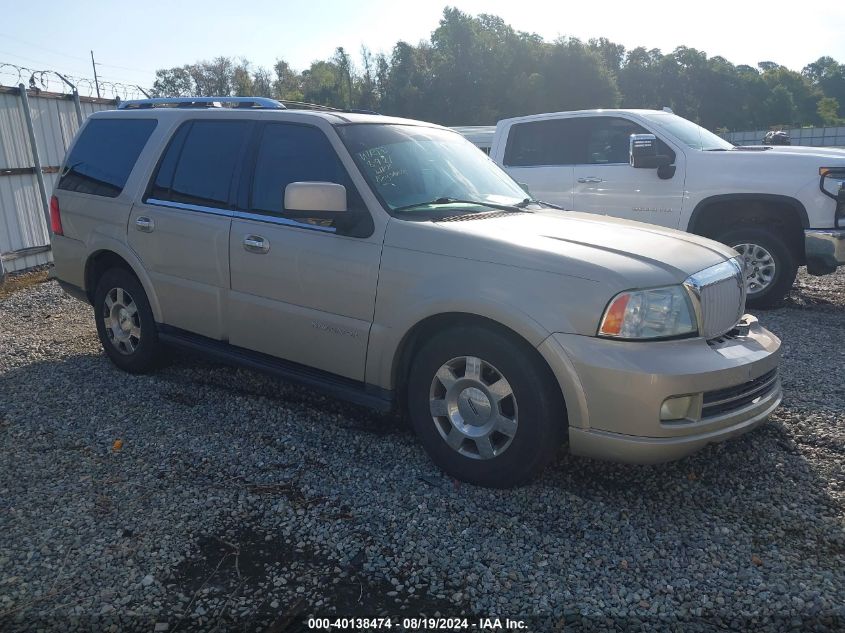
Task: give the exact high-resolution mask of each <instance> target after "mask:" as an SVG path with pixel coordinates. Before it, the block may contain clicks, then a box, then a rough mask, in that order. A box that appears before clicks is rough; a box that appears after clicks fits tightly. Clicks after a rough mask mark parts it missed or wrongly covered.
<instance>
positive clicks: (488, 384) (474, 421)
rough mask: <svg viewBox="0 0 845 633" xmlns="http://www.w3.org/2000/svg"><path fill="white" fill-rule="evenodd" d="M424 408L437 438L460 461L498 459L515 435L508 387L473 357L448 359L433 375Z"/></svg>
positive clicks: (497, 373) (512, 401) (515, 420)
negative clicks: (458, 456)
mask: <svg viewBox="0 0 845 633" xmlns="http://www.w3.org/2000/svg"><path fill="white" fill-rule="evenodd" d="M429 408H430V412H431V418H432V421H433V422H434V425H435V426H436V428H437V431H438V433H440V436H441V437H442V438H443V440H444V441H445V442H446V444H447V445H448V446H449V447H450V448H451V449H452V450H454V451H456V452H458V453H460V454H461V455H463V456H465V457H469V458H472V459H492V458H494V457H498V456H499V455H501V454H502V453H503V452H504V451H505V450H507V448H508V447H509V446H510V445H511V442H513V439H514V437H515V436H516V432H517V427H518V417H517V403H516V397H515V396H514V393H513V389H512V388H511V386H510V383H508V381H507V379H506V378H505V377H504V375H502V373H501V372H500V371H499V370H498V369H496V368H495V367H494V366H493V365H491V364H490V363H488V362H486V361H485V360H483V359H480V358H478V357H475V356H459V357H456V358H453V359H452V360H450V361H448V362H446V363H444V364H443V365H442V366H441V367H440V369H438V370H437V373H436V374H435V376H434V378H433V379H432V381H431V389H430V392H429Z"/></svg>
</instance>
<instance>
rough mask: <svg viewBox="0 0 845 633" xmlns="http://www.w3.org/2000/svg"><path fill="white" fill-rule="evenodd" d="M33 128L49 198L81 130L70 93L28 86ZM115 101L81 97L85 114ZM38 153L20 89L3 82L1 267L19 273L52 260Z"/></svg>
mask: <svg viewBox="0 0 845 633" xmlns="http://www.w3.org/2000/svg"><path fill="white" fill-rule="evenodd" d="M27 101H28V103H29V109H30V115H31V117H32V124H33V132H34V135H35V142H36V146H37V148H38V157H39V159H40V162H41V173H42V177H43V179H44V185H45V189H46V191H47V197H48V198H49V196H50V195H51V194H52V190H53V186H54V185H55V183H56V181H57V179H58V170H59V166H60V165H61V164H62V160H63V159H64V156H65V153H66V152H67V148H68V146H69V145H70V143H71V141H72V140H73V136H74V134H76V131H77V130H78V129H79V122H78V118H77V114H76V106H75V104H74V101H73V98H72V96H71V95H63V94H57V93H50V92H44V91H37V90H28V91H27ZM116 103H117V102H116V101H112V100H106V99H93V98H90V97H81V98H80V111H81V114H82V116H83V118H85V117H87V116H88V115H90V114H92V113H94V112H97V111H98V110H106V109H112V108H114V107H115V105H116ZM49 244H50V232H49V230H48V226H47V219H46V213H45V209H44V206H43V202H42V198H41V192H40V189H39V185H38V177H37V174H36V173H35V157H34V155H33V152H32V148H31V147H30V138H29V131H28V128H27V125H26V117H25V114H24V105H23V100H22V98H21V94H20V90H19V89H18V88H16V87H3V86H0V271H2V270H5V272H14V271H18V270H26V269H27V268H32V267H33V266H38V265H40V264H46V263H48V262H49V261H51V259H52V258H51V255H50V252H49Z"/></svg>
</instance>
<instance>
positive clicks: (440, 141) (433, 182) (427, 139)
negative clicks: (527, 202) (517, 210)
mask: <svg viewBox="0 0 845 633" xmlns="http://www.w3.org/2000/svg"><path fill="white" fill-rule="evenodd" d="M337 130H338V134H339V135H340V137H341V139H342V140H343V142H344V144H345V145H346V148H347V149H348V150H349V153H350V154H351V155H352V158H353V160H354V161H355V163H356V164H357V165H358V168H359V169H360V170H361V173H362V174H363V175H364V178H365V179H366V180H367V182H368V183H369V184H370V186H371V187H372V188H373V191H374V192H375V193H376V195H377V196H379V198H380V199H381V201H382V202H383V204H385V206H386V207H387V208H388V210H390V211H393V210H395V209H398V208H399V207H408V206H411V205H422V206H421V207H420V209H419V210H420V212H421V213H425V212H427V211H429V209H427V208H426V205H425V204H424V203H426V202H428V201H432V200H437V199H440V198H453V199H456V200H477V201H479V202H490V203H494V204H515V203H517V202H521V201H522V200H524V199H525V198H526V194H525V191H524V190H523V189H522V188H521V187H520V186H519V185H518V184H516V182H514V181H513V180H512V179H511V177H510V176H508V175H507V174H506V173H505V172H504V171H502V170H501V169H500V168H499V167H498V166H497V165H496V164H495V163H494V162H493V161H492V160H490V159H489V158H488V157H487V156H485V155H484V154H482V153H481V152H479V151H478V148H476V147H475V145H473V144H472V143H470V142H469V141H467V140H466V139H465V138H464V137H462V136H461V135H460V134H458V133H457V132H451V131H448V130H443V129H439V128H433V127H425V126H421V125H420V126H416V125H392V124H372V123H369V124H358V125H344V126H338V127H337Z"/></svg>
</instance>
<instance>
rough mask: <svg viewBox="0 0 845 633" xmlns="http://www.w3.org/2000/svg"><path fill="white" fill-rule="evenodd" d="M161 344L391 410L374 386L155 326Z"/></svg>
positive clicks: (389, 397)
mask: <svg viewBox="0 0 845 633" xmlns="http://www.w3.org/2000/svg"><path fill="white" fill-rule="evenodd" d="M158 330H159V332H158V338H159V340H161V342H162V343H166V344H167V345H172V346H174V347H180V348H182V349H187V350H191V351H194V352H198V353H199V354H202V355H203V356H207V357H210V358H213V359H215V360H217V361H220V362H222V363H225V364H228V365H236V366H239V367H248V368H250V369H255V370H258V371H261V372H264V373H267V374H271V375H273V376H276V377H277V378H281V379H282V380H285V381H288V382H292V383H296V384H298V385H302V386H304V387H309V388H311V389H315V390H317V391H322V392H323V393H325V394H326V395H329V396H332V397H334V398H338V399H341V400H346V401H347V402H351V403H353V404H359V405H362V406H365V407H369V408H371V409H375V410H377V411H381V412H388V411H391V410H392V409H393V404H394V398H393V392H392V391H389V390H387V389H382V388H381V387H376V386H374V385H367V384H365V383H363V382H359V381H357V380H352V379H351V378H344V377H343V376H338V375H336V374H332V373H330V372H327V371H323V370H321V369H314V368H313V367H307V366H305V365H300V364H299V363H293V362H290V361H287V360H283V359H281V358H276V357H275V356H270V355H269V354H262V353H261V352H253V351H252V350H248V349H245V348H243V347H236V346H235V345H231V344H229V343H225V342H223V341H216V340H214V339H210V338H207V337H205V336H200V335H198V334H192V333H190V332H185V331H184V330H180V329H178V328H174V327H171V326H167V325H159V326H158Z"/></svg>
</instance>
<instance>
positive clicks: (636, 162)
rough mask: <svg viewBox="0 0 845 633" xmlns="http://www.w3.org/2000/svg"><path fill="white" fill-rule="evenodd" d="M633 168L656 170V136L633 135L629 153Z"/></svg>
mask: <svg viewBox="0 0 845 633" xmlns="http://www.w3.org/2000/svg"><path fill="white" fill-rule="evenodd" d="M628 157H629V162H630V163H631V167H636V168H638V169H654V168H655V167H657V165H656V164H655V163H656V160H655V159H656V158H657V137H656V136H655V135H654V134H631V141H630V146H629V151H628Z"/></svg>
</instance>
